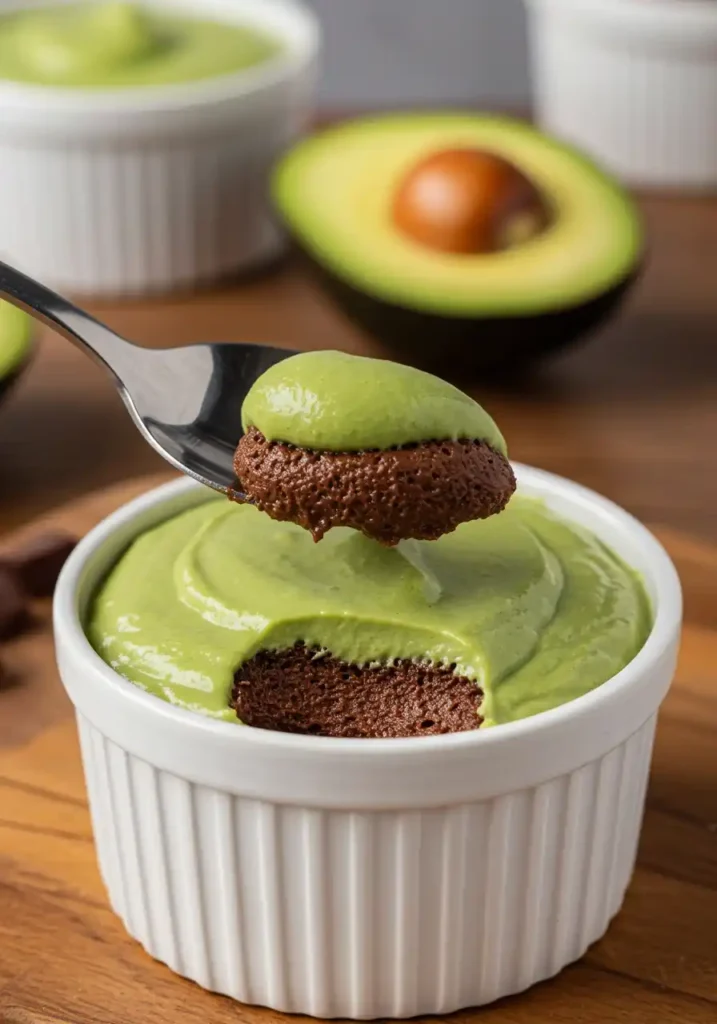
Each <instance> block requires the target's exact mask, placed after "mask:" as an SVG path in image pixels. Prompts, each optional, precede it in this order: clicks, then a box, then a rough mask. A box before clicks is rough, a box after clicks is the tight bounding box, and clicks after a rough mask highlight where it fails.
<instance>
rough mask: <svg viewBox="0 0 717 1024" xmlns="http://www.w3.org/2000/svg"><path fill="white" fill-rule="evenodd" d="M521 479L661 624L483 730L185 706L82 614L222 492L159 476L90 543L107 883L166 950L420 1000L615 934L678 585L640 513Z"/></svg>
mask: <svg viewBox="0 0 717 1024" xmlns="http://www.w3.org/2000/svg"><path fill="white" fill-rule="evenodd" d="M518 476H519V482H520V487H521V489H522V491H523V492H524V493H528V494H534V495H539V496H541V497H542V498H544V499H545V501H546V502H547V503H548V505H549V506H550V507H552V508H554V509H555V510H556V511H558V512H560V513H562V514H563V515H566V516H568V517H569V518H570V519H572V520H574V521H576V522H579V523H582V524H584V525H585V526H587V527H589V528H590V529H593V530H594V531H596V532H597V534H598V535H599V536H600V537H601V538H603V539H604V541H605V542H606V543H608V544H609V545H611V546H612V547H613V548H614V549H615V550H616V551H618V552H619V553H620V554H621V555H622V556H623V557H624V558H625V559H626V560H627V561H628V562H629V563H630V564H632V565H633V566H635V568H636V569H638V570H639V571H640V572H641V573H642V574H643V575H644V578H645V581H646V584H647V587H648V589H649V592H650V595H651V598H652V601H653V603H654V608H655V624H654V628H653V630H652V633H651V635H650V637H649V639H648V641H647V643H646V645H645V647H644V648H643V650H642V651H641V652H640V653H639V654H638V656H637V657H636V658H635V659H634V661H633V662H632V663H631V664H630V665H629V666H628V667H627V668H625V669H624V670H623V671H622V672H620V673H619V675H617V676H616V677H615V678H613V679H612V680H610V681H609V682H607V683H605V684H604V685H603V686H602V687H600V688H599V689H597V690H595V691H593V692H592V693H590V694H588V695H587V696H584V697H582V698H580V699H579V700H576V701H573V702H572V703H570V704H566V705H564V706H562V707H560V708H557V709H556V710H553V711H550V712H547V713H544V714H541V715H537V716H535V717H534V718H531V719H527V720H524V721H521V722H517V723H512V724H510V725H504V726H499V727H496V728H493V729H490V730H486V731H485V732H481V731H477V732H475V733H460V734H455V735H450V736H437V737H428V738H426V739H415V738H414V739H404V740H350V739H326V738H321V737H313V736H292V735H286V734H283V733H276V732H268V731H262V730H259V729H252V728H248V727H241V726H239V725H232V724H230V723H225V722H216V721H213V720H210V719H208V718H205V717H203V716H201V715H199V714H193V713H191V712H187V711H184V710H183V709H180V708H176V707H173V706H172V705H170V704H168V703H165V702H163V701H161V700H159V699H157V698H155V697H153V696H151V695H148V694H146V693H144V692H143V691H141V690H140V689H138V688H137V687H135V686H133V685H132V684H130V683H128V682H126V681H125V680H124V679H122V678H121V677H120V676H118V675H117V674H116V673H115V672H114V671H113V670H112V669H111V668H109V667H108V666H107V665H106V664H105V663H104V662H103V661H102V660H101V659H100V658H99V657H98V656H97V655H96V654H95V653H94V651H93V650H92V648H91V647H90V645H89V643H88V642H87V640H86V638H85V635H84V632H83V626H82V623H83V619H84V617H85V614H86V612H87V609H88V604H89V602H90V600H91V597H92V594H93V592H94V590H95V588H96V587H97V585H98V583H99V581H100V580H101V579H102V577H103V576H104V574H105V573H106V572H107V571H108V569H109V568H110V567H111V565H112V564H113V563H114V562H115V560H116V559H117V557H118V555H119V554H120V552H121V551H122V550H123V549H124V548H125V547H126V545H127V544H128V542H129V541H130V540H131V539H132V538H133V537H134V536H136V535H137V534H139V533H140V532H142V531H143V530H145V529H147V528H148V527H149V526H151V525H153V524H155V523H157V522H159V521H161V520H163V519H165V518H166V517H167V516H169V515H170V514H172V513H174V512H176V511H177V510H179V509H181V508H183V507H187V506H188V505H189V504H192V503H196V502H198V501H201V500H203V499H204V497H205V494H206V492H203V491H202V490H201V489H200V488H199V487H197V486H196V485H194V484H192V483H190V482H187V481H180V482H177V483H172V484H170V485H168V486H165V487H161V488H159V489H158V490H156V491H153V492H151V493H150V494H148V495H146V496H144V497H142V498H140V499H139V500H137V501H134V502H132V503H131V504H129V505H127V506H125V507H124V508H122V509H121V510H120V511H119V512H117V513H115V514H114V515H112V516H110V518H109V519H107V520H106V521H105V522H104V523H102V524H101V525H100V526H98V527H97V528H96V529H95V530H93V531H92V533H90V534H89V535H88V537H86V538H85V540H84V541H83V542H82V543H81V544H80V545H79V547H78V548H77V550H76V551H75V553H74V554H73V556H72V557H71V558H70V560H69V561H68V563H67V565H66V567H65V569H64V571H63V573H62V576H61V579H60V581H59V584H58V588H57V592H56V597H55V635H56V643H57V654H58V659H59V665H60V672H61V675H62V679H63V682H64V684H65V687H66V688H67V691H68V693H69V695H70V697H71V699H72V701H73V703H74V704H75V707H76V710H77V719H78V723H79V732H80V739H81V745H82V755H83V762H84V767H85V776H86V780H87V788H88V791H89V799H90V808H91V813H92V821H93V827H94V834H95V839H96V844H97V852H98V856H99V862H100V867H101V871H102V875H103V878H104V881H105V885H106V887H107V891H108V893H109V897H110V900H111V903H112V906H113V907H114V909H115V911H116V912H117V913H118V914H119V916H120V917H121V918H122V920H123V921H124V923H125V926H126V927H127V930H128V931H129V932H130V934H131V935H133V936H134V937H135V938H137V939H138V940H139V941H140V942H141V943H142V945H143V946H144V947H145V949H146V950H147V951H148V952H149V953H150V954H151V955H152V956H154V957H156V958H157V959H158V960H162V961H164V962H165V963H166V964H168V965H169V966H170V967H171V968H172V969H173V970H174V971H176V972H177V973H179V974H182V975H184V976H185V977H188V978H191V979H193V980H194V981H196V982H197V983H198V984H200V985H202V986H204V987H205V988H208V989H212V990H214V991H216V992H221V993H224V994H225V995H228V996H233V997H234V998H235V999H238V1000H241V1001H242V1002H247V1003H258V1004H262V1005H266V1006H270V1007H274V1008H275V1009H277V1010H284V1011H287V1012H292V1013H306V1014H311V1015H313V1016H317V1017H349V1018H373V1017H409V1016H413V1015H416V1014H434V1013H448V1012H450V1011H452V1010H457V1009H459V1008H461V1007H466V1006H472V1005H477V1004H481V1003H486V1002H489V1001H491V1000H494V999H497V998H499V997H501V996H505V995H508V994H510V993H514V992H518V991H520V990H522V989H524V988H526V987H528V986H529V985H532V984H533V983H534V982H537V981H540V980H541V979H543V978H547V977H549V976H551V975H553V974H555V973H556V972H557V971H559V970H560V969H561V968H562V967H564V966H565V965H566V964H567V963H569V962H570V961H572V960H575V959H576V958H577V957H579V956H581V955H582V953H583V952H584V951H585V950H586V948H587V947H588V946H589V945H590V943H592V942H594V941H595V940H596V939H598V938H599V937H600V936H601V935H602V934H603V932H604V931H605V929H606V927H607V925H608V922H609V921H610V919H611V918H612V917H613V915H614V914H616V913H617V911H618V909H619V908H620V905H621V903H622V900H623V896H624V893H625V888H626V886H627V884H628V882H629V880H630V876H631V873H632V869H633V864H634V859H635V851H636V846H637V839H638V833H639V830H640V823H641V817H642V809H643V802H644V795H645V786H646V781H647V775H648V770H649V765H650V754H651V748H652V740H653V735H654V730H655V720H656V716H657V711H658V707H659V705H660V702H661V701H662V698H663V697H664V695H665V693H666V691H667V688H668V686H669V683H670V680H671V678H672V674H673V669H674V664H675V657H676V651H677V645H678V636H679V629H680V619H681V596H680V586H679V581H678V579H677V575H676V573H675V570H674V568H673V566H672V563H671V562H670V560H669V558H668V556H667V555H666V554H665V552H664V551H663V549H662V548H661V546H660V545H659V544H658V542H657V541H656V540H655V539H654V538H653V537H652V535H651V534H650V533H649V532H648V531H647V530H646V529H645V528H644V527H642V526H641V525H640V524H639V523H637V522H636V521H635V520H634V519H633V518H632V517H630V516H629V515H628V514H627V513H625V512H623V511H622V510H621V509H619V508H617V507H616V506H615V505H613V504H612V503H610V502H608V501H606V500H605V499H603V498H600V497H598V496H597V495H595V494H593V493H592V492H589V491H586V490H585V489H583V488H581V487H579V486H577V485H576V484H573V483H570V482H568V481H566V480H561V479H560V478H558V477H554V476H551V475H550V474H547V473H543V472H540V471H538V470H535V469H528V468H525V467H518Z"/></svg>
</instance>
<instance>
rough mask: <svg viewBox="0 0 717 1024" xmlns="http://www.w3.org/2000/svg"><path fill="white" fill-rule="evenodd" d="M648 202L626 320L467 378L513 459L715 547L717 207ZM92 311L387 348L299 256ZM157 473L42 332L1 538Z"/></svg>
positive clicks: (17, 425) (167, 325)
mask: <svg viewBox="0 0 717 1024" xmlns="http://www.w3.org/2000/svg"><path fill="white" fill-rule="evenodd" d="M642 206H643V210H644V213H645V220H646V225H647V230H648V237H649V250H648V254H647V260H646V267H645V273H644V275H643V277H642V279H641V281H640V282H639V284H638V286H637V288H636V290H635V292H634V294H633V296H632V297H631V298H630V300H629V302H628V305H627V308H626V309H625V310H624V313H623V314H621V315H620V316H619V317H618V318H617V319H615V320H614V321H612V322H611V323H610V324H608V325H607V327H605V329H604V330H602V331H601V332H600V333H599V334H598V335H596V336H595V337H593V338H592V339H590V340H589V341H588V342H587V343H586V344H585V345H584V346H582V347H580V348H576V349H575V350H574V351H573V352H569V353H566V354H565V355H564V356H561V357H560V358H559V359H556V360H555V361H554V362H552V363H549V364H546V366H545V368H544V369H543V371H542V372H541V373H540V374H539V375H536V376H535V377H534V378H533V379H532V380H529V381H526V382H523V384H522V385H521V386H520V387H519V386H517V385H516V386H514V387H512V388H507V387H506V388H502V389H497V388H495V387H492V388H489V387H488V386H486V385H481V384H480V383H474V382H470V381H468V380H466V381H463V382H461V383H463V384H464V385H465V386H466V387H467V388H468V389H469V390H471V391H472V393H473V394H475V395H476V397H478V398H480V399H481V400H483V401H484V402H485V403H486V405H487V406H488V408H489V409H490V411H491V412H493V413H494V414H495V416H496V417H497V418H498V420H499V422H500V424H501V426H502V427H503V429H504V432H505V434H506V436H507V438H508V443H509V445H510V450H511V455H512V456H513V457H514V458H516V459H520V460H522V461H524V462H529V463H532V464H534V465H537V466H541V467H542V468H544V469H550V470H553V471H555V472H558V473H562V474H564V475H566V476H570V477H573V478H574V479H576V480H579V481H580V482H581V483H585V484H587V485H588V486H591V487H594V488H596V489H597V490H599V491H602V492H603V493H605V494H607V495H608V496H609V497H611V498H613V499H614V500H616V501H618V502H619V503H620V504H622V505H625V506H626V507H627V508H629V509H630V511H632V512H634V513H635V514H637V515H638V516H639V517H640V518H641V519H643V520H649V521H650V522H661V523H666V524H668V525H670V526H675V527H678V528H681V529H683V530H687V531H689V532H691V533H696V534H698V535H701V536H703V537H705V538H707V539H709V540H712V541H714V542H715V543H717V444H716V443H715V442H716V441H717V288H715V274H714V266H715V258H716V257H717V198H706V199H662V198H651V199H649V200H647V199H646V200H644V201H643V202H642ZM91 308H92V311H93V312H94V313H95V314H96V315H98V316H100V317H103V318H105V319H106V320H107V322H108V323H110V324H111V325H112V326H113V327H115V328H116V329H117V330H119V331H120V332H121V333H123V334H124V335H126V336H127V337H129V338H133V339H135V340H137V341H140V342H142V343H144V344H148V345H173V344H184V343H187V342H192V341H201V340H204V341H207V340H215V341H257V342H266V343H274V344H279V345H285V346H287V347H295V348H330V347H338V348H344V349H346V350H349V351H353V352H364V353H370V352H374V351H376V350H375V347H374V345H373V343H372V342H370V341H369V340H367V339H365V338H363V337H362V336H361V335H359V334H358V332H357V331H354V330H353V329H352V328H351V327H350V326H348V324H347V323H346V321H345V320H344V319H343V318H342V317H341V316H340V315H339V314H338V313H337V312H336V311H335V310H334V309H333V307H332V306H330V305H329V304H328V303H327V302H326V301H325V300H324V299H323V298H322V297H321V295H320V294H319V293H318V292H317V291H316V290H315V288H314V287H313V286H312V284H311V282H309V281H308V280H306V279H305V277H304V275H303V273H302V272H301V271H300V270H299V269H297V268H296V267H295V266H294V265H293V264H292V263H291V262H289V263H286V264H284V265H282V266H281V267H278V268H276V269H275V271H274V272H273V273H269V274H265V275H263V276H259V277H256V278H254V279H252V280H244V281H235V282H230V283H228V284H225V285H223V286H221V287H217V288H213V289H210V290H208V291H204V292H202V293H200V294H197V295H186V296H179V297H173V298H170V299H166V300H165V299H162V300H160V299H157V300H153V301H146V302H128V303H104V304H100V303H93V304H92V306H91ZM161 468H162V463H161V462H160V460H159V457H158V456H156V455H155V454H154V453H153V452H152V451H151V450H150V449H149V448H148V447H147V445H146V444H145V443H144V442H143V441H142V439H141V438H140V437H139V435H138V434H137V432H136V430H135V428H134V427H133V425H132V424H131V423H130V421H129V418H128V417H127V415H126V413H125V411H124V408H123V407H122V405H121V403H120V401H119V399H117V397H116V396H115V395H114V393H113V389H112V385H111V384H110V383H109V381H108V380H107V379H106V377H105V376H104V375H103V373H102V371H101V370H100V369H99V368H97V367H96V366H94V365H93V364H92V363H90V362H89V360H87V359H86V358H85V357H84V356H82V355H81V354H80V353H79V352H77V351H75V350H74V349H72V348H71V346H70V345H69V344H68V343H67V342H65V341H63V340H61V339H60V338H57V337H54V336H52V335H50V334H49V332H48V333H46V334H45V335H44V336H43V340H42V345H41V348H40V351H39V354H38V357H37V359H36V362H35V365H34V366H33V368H32V370H31V372H30V373H29V374H28V375H27V377H26V378H25V379H24V380H23V381H22V382H21V383H20V385H19V387H18V389H17V391H16V393H15V394H13V395H12V396H11V397H10V398H9V399H8V402H7V405H3V406H2V407H1V408H0V531H2V530H3V529H7V528H9V527H11V526H14V525H16V524H18V523H22V522H24V521H26V520H28V519H30V518H32V517H34V516H36V515H37V514H39V513H40V512H41V511H42V510H43V509H45V508H47V507H52V506H56V505H58V504H60V503H62V502H63V501H67V500H70V499H71V498H73V497H78V496H80V495H81V494H84V493H87V491H89V490H91V489H93V488H97V487H103V486H106V485H108V484H110V483H115V482H117V481H120V480H125V479H127V478H128V477H130V476H133V475H138V474H141V473H151V472H156V471H159V470H160V469H161Z"/></svg>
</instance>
